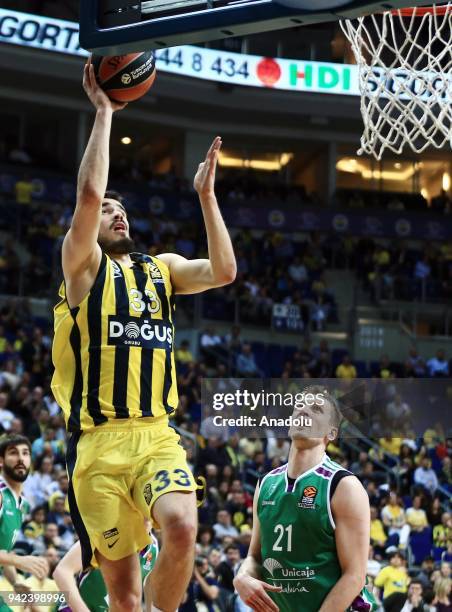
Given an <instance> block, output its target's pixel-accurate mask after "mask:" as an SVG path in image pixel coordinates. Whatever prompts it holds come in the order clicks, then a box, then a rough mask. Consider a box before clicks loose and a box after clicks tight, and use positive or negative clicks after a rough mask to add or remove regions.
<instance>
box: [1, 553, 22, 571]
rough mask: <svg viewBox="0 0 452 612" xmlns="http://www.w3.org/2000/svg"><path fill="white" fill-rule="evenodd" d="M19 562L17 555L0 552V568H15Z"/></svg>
mask: <svg viewBox="0 0 452 612" xmlns="http://www.w3.org/2000/svg"><path fill="white" fill-rule="evenodd" d="M19 561H20V558H19V555H16V554H15V553H11V552H6V550H0V566H4V567H5V568H6V567H13V568H16V567H17V565H18V563H19Z"/></svg>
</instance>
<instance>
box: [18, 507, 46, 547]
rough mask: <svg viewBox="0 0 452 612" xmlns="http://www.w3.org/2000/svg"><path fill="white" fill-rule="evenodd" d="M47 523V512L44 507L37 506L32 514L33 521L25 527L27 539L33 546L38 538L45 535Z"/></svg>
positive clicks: (24, 532)
mask: <svg viewBox="0 0 452 612" xmlns="http://www.w3.org/2000/svg"><path fill="white" fill-rule="evenodd" d="M45 522H46V510H45V507H44V506H36V507H35V508H33V510H32V513H31V521H29V522H28V523H26V524H25V525H24V527H23V534H24V536H25V538H26V539H27V540H28V541H29V542H31V544H32V546H33V544H34V541H35V540H36V539H37V538H40V537H42V536H43V535H44V526H45Z"/></svg>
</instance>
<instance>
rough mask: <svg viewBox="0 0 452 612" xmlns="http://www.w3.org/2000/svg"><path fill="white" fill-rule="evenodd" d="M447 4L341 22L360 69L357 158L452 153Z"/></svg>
mask: <svg viewBox="0 0 452 612" xmlns="http://www.w3.org/2000/svg"><path fill="white" fill-rule="evenodd" d="M451 24H452V2H448V3H447V4H443V5H441V6H433V7H431V8H430V9H420V8H413V9H411V10H407V9H400V10H394V11H390V12H385V13H382V14H377V15H368V16H365V17H360V18H358V19H354V20H345V21H341V27H342V30H343V31H344V33H345V35H346V36H347V38H348V40H349V41H350V43H351V45H352V49H353V53H354V55H355V57H356V62H357V64H358V68H359V87H360V92H361V114H362V117H363V122H364V131H363V135H362V136H361V148H360V150H359V151H358V154H359V155H361V154H363V153H368V154H371V155H374V156H375V157H376V158H377V159H381V157H382V155H383V152H384V151H385V149H390V150H391V151H393V152H394V153H396V154H400V153H401V152H402V150H403V148H404V147H405V146H408V147H410V148H411V149H412V150H413V151H414V152H415V153H421V152H422V151H424V150H425V149H426V148H427V147H429V146H432V147H435V148H438V149H440V148H443V147H448V148H449V147H450V148H452V25H451Z"/></svg>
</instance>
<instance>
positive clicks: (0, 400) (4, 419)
mask: <svg viewBox="0 0 452 612" xmlns="http://www.w3.org/2000/svg"><path fill="white" fill-rule="evenodd" d="M7 406H8V394H7V393H4V392H1V393H0V425H1V427H2V430H3V431H9V430H10V428H11V421H12V420H13V418H14V414H13V413H12V412H11V410H8V408H7Z"/></svg>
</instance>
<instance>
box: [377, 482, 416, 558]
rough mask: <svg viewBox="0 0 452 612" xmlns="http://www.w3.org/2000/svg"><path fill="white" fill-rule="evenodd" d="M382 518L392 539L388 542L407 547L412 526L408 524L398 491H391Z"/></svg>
mask: <svg viewBox="0 0 452 612" xmlns="http://www.w3.org/2000/svg"><path fill="white" fill-rule="evenodd" d="M381 518H382V520H383V524H384V525H385V527H386V528H387V530H388V535H389V536H390V539H391V542H389V541H388V542H387V544H389V545H398V546H399V548H401V549H405V548H406V547H407V544H408V537H409V535H410V527H409V525H407V522H406V516H405V510H404V509H403V506H402V504H401V502H400V500H399V498H398V496H397V493H396V491H391V492H390V494H389V500H388V503H387V504H386V505H385V506H384V508H383V510H382V511H381ZM391 536H393V537H392V538H391Z"/></svg>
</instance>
